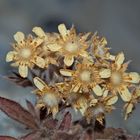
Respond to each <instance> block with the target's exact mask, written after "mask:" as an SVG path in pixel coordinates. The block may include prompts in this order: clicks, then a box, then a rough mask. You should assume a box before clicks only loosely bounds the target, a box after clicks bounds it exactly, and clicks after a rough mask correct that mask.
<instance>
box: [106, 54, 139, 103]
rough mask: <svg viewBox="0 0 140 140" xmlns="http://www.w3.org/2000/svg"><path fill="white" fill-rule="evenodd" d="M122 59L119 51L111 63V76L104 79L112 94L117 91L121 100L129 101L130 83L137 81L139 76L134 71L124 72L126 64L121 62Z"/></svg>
mask: <svg viewBox="0 0 140 140" xmlns="http://www.w3.org/2000/svg"><path fill="white" fill-rule="evenodd" d="M124 59H125V58H124V54H123V53H119V54H118V55H117V56H116V58H115V62H114V63H111V66H110V68H111V76H110V78H109V80H107V81H106V85H107V89H108V90H109V91H110V92H111V93H112V94H115V95H116V94H117V93H119V94H120V96H121V98H122V100H123V101H129V100H130V99H131V93H130V91H129V87H130V86H131V85H132V84H137V83H139V81H140V76H139V74H138V73H136V72H130V73H126V72H125V71H126V69H127V66H128V64H127V63H124V64H123V62H124Z"/></svg>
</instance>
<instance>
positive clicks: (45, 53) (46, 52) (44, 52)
mask: <svg viewBox="0 0 140 140" xmlns="http://www.w3.org/2000/svg"><path fill="white" fill-rule="evenodd" d="M32 31H33V32H34V33H35V34H36V35H37V36H38V37H39V38H40V39H42V40H43V43H42V48H40V52H41V53H40V55H41V56H42V57H43V58H44V59H45V67H46V68H47V67H48V65H49V64H54V65H58V63H57V59H58V57H59V55H58V53H56V52H52V51H50V49H49V48H48V47H47V46H48V45H50V44H54V43H55V42H56V41H57V40H58V38H59V34H58V33H45V32H44V31H43V29H42V28H41V27H34V28H33V29H32Z"/></svg>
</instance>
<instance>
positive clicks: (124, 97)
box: [119, 87, 132, 102]
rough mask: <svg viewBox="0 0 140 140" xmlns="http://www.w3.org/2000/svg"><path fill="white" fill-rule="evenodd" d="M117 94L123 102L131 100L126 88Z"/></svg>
mask: <svg viewBox="0 0 140 140" xmlns="http://www.w3.org/2000/svg"><path fill="white" fill-rule="evenodd" d="M119 94H120V96H121V98H122V100H123V101H125V102H128V101H130V100H131V97H132V96H131V93H130V92H129V90H128V88H127V87H123V88H122V89H121V90H120V91H119Z"/></svg>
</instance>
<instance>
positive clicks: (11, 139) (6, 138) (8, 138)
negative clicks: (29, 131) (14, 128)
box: [0, 136, 17, 140]
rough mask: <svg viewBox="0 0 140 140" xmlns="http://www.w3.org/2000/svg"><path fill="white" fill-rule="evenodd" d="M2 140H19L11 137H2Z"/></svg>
mask: <svg viewBox="0 0 140 140" xmlns="http://www.w3.org/2000/svg"><path fill="white" fill-rule="evenodd" d="M0 140H17V139H16V138H13V137H10V136H0Z"/></svg>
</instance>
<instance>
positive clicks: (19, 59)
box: [6, 32, 45, 77]
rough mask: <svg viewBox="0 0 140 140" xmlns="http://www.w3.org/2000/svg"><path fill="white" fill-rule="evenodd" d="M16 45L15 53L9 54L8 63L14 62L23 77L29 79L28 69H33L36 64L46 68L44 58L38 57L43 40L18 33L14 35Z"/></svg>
mask: <svg viewBox="0 0 140 140" xmlns="http://www.w3.org/2000/svg"><path fill="white" fill-rule="evenodd" d="M14 39H15V41H16V43H14V44H13V45H12V46H13V49H14V50H13V51H10V52H8V54H7V56H6V61H7V62H11V61H14V62H15V63H14V65H15V66H18V67H19V74H20V75H21V76H22V77H27V75H28V67H29V68H32V67H33V66H34V65H35V64H36V65H37V66H39V67H41V68H44V66H45V62H44V60H43V58H41V57H40V56H39V55H38V52H37V49H38V47H39V46H40V45H41V43H42V40H41V39H39V38H33V37H32V36H28V37H27V39H25V36H24V34H23V33H22V32H17V33H16V34H15V35H14Z"/></svg>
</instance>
